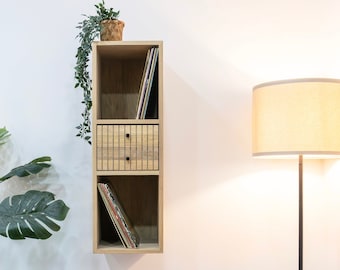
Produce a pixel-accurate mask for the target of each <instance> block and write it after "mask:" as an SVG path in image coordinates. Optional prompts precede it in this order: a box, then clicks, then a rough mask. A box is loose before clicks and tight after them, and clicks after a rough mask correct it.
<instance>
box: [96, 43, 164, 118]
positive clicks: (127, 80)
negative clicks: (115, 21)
mask: <svg viewBox="0 0 340 270" xmlns="http://www.w3.org/2000/svg"><path fill="white" fill-rule="evenodd" d="M160 44H161V43H160V42H157V41H153V42H151V41H150V42H140V41H138V42H127V41H121V42H117V41H115V42H107V41H106V42H94V43H93V50H92V52H93V70H95V71H96V72H94V74H93V89H96V91H94V92H95V93H97V96H96V97H93V99H94V100H96V102H94V103H93V104H96V105H95V106H96V107H95V108H93V113H94V114H95V115H94V117H95V119H136V118H137V119H140V118H142V119H159V115H158V114H159V113H158V106H159V92H160V89H159V80H160V69H159V66H160V63H159V59H160V57H157V58H156V60H155V61H154V64H153V65H154V66H153V68H152V63H151V62H150V65H149V68H150V71H151V72H152V73H150V75H151V74H152V75H153V76H151V77H146V75H145V74H146V73H145V72H146V70H147V68H146V67H147V63H148V61H147V60H148V58H149V57H148V55H150V51H151V48H158V49H157V53H158V54H160V53H161V52H159V48H160V47H161V46H160ZM152 70H153V71H152ZM150 75H149V76H150ZM147 78H148V80H147ZM146 83H149V84H150V86H149V89H147V87H148V86H147V84H146ZM141 94H145V96H144V97H147V99H145V100H144V101H143V102H144V104H145V108H146V109H145V112H144V116H142V117H138V116H137V111H138V107H139V102H140V99H141ZM144 97H142V98H144Z"/></svg>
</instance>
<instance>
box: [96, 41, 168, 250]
mask: <svg viewBox="0 0 340 270" xmlns="http://www.w3.org/2000/svg"><path fill="white" fill-rule="evenodd" d="M151 48H157V52H158V57H157V58H156V61H155V62H154V64H153V65H154V66H153V70H154V71H153V77H152V78H151V79H150V78H149V79H148V80H146V75H145V74H146V66H147V61H148V60H147V59H149V57H150V51H152V50H154V49H152V50H151ZM154 51H156V50H154ZM153 53H155V52H153ZM92 54H93V63H92V64H93V69H92V73H93V74H92V77H93V93H92V94H93V95H92V101H93V108H92V113H93V118H92V131H93V134H92V149H93V219H94V220H93V245H94V247H93V249H94V252H95V253H158V252H162V251H163V134H162V133H163V113H162V112H163V110H162V108H163V105H162V104H163V43H162V41H112V42H110V41H99V42H94V43H93V48H92ZM151 66H152V64H150V70H152V69H151ZM147 83H149V86H147ZM144 88H145V89H144ZM143 89H144V90H145V91H146V93H148V94H147V95H145V96H147V97H148V99H145V101H144V104H145V105H146V107H145V112H144V115H143V116H142V117H137V111H138V108H139V105H138V104H141V103H140V100H141V93H142V92H143V91H144V90H143ZM147 91H149V92H147ZM101 182H104V183H109V184H110V185H111V187H113V188H114V190H115V192H116V194H117V196H118V198H119V201H120V203H121V205H122V207H123V208H124V210H125V212H126V214H127V216H128V217H129V219H130V221H131V223H132V224H133V226H134V228H135V230H136V232H137V233H138V235H139V238H140V244H139V246H138V247H137V248H126V247H124V246H123V244H122V241H121V240H120V237H119V235H118V233H117V231H116V229H115V227H114V225H113V222H112V220H111V219H110V216H109V214H108V211H107V209H106V207H105V205H104V203H103V200H102V198H101V196H100V194H99V192H98V189H97V184H98V183H101Z"/></svg>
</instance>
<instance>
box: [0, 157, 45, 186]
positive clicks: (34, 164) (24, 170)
mask: <svg viewBox="0 0 340 270" xmlns="http://www.w3.org/2000/svg"><path fill="white" fill-rule="evenodd" d="M46 161H51V158H50V157H48V156H45V157H40V158H36V159H34V160H32V161H31V162H29V163H27V164H26V165H23V166H19V167H16V168H14V169H12V170H11V171H10V172H9V173H7V174H6V175H4V176H3V177H1V178H0V182H3V181H5V180H7V179H9V178H11V177H13V176H18V177H25V176H29V175H31V174H37V173H39V172H40V171H41V170H42V169H44V168H48V167H50V166H51V164H48V163H45V162H46Z"/></svg>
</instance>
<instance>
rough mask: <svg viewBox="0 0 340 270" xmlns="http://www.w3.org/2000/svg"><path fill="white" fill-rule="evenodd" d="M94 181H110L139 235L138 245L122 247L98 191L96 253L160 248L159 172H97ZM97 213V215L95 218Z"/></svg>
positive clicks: (155, 249)
mask: <svg viewBox="0 0 340 270" xmlns="http://www.w3.org/2000/svg"><path fill="white" fill-rule="evenodd" d="M97 182H104V183H109V184H110V185H111V186H112V187H113V188H114V190H115V192H116V194H117V197H118V199H119V202H120V204H121V206H122V208H123V209H124V211H125V213H126V214H127V216H128V218H129V220H130V221H131V223H132V225H133V227H134V229H135V230H136V232H137V234H138V235H139V238H140V245H139V246H138V247H137V248H125V247H124V246H123V244H122V242H121V241H120V238H119V235H118V233H117V231H116V229H115V227H114V225H113V223H112V220H111V218H110V216H109V214H108V211H107V209H106V207H105V205H104V203H103V201H102V199H101V197H100V195H99V194H98V192H97V195H96V197H95V199H96V200H97V204H96V205H97V209H96V210H95V213H94V214H95V220H97V224H96V226H95V232H94V234H95V237H94V239H95V240H96V242H95V243H97V244H95V246H94V252H95V253H154V252H161V250H162V248H161V246H162V245H161V241H162V240H161V239H162V236H161V232H162V228H161V226H162V224H161V222H160V220H161V213H160V211H159V210H160V206H159V205H160V199H159V194H160V184H159V176H158V175H115V176H98V177H97ZM96 217H97V218H96Z"/></svg>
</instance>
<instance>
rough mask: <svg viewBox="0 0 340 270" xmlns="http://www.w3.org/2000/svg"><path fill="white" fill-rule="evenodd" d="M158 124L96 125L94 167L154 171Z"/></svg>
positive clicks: (155, 167) (156, 168)
mask: <svg viewBox="0 0 340 270" xmlns="http://www.w3.org/2000/svg"><path fill="white" fill-rule="evenodd" d="M158 136H159V128H158V125H97V147H96V148H97V153H96V154H97V170H99V171H144V170H151V171H155V170H156V171H157V170H158V169H159V164H158V163H159V161H158V157H159V155H158V152H159V149H158V148H159V144H158Z"/></svg>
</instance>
